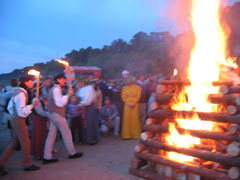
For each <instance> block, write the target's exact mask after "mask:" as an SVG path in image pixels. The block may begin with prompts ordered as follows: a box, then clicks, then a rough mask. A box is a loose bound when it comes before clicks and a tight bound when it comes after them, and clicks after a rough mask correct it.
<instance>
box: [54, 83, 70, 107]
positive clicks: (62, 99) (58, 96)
mask: <svg viewBox="0 0 240 180" xmlns="http://www.w3.org/2000/svg"><path fill="white" fill-rule="evenodd" d="M53 99H54V103H55V104H56V106H58V107H64V106H65V105H66V104H67V103H68V95H64V96H63V95H62V88H61V87H60V86H59V85H57V84H55V85H54V87H53Z"/></svg>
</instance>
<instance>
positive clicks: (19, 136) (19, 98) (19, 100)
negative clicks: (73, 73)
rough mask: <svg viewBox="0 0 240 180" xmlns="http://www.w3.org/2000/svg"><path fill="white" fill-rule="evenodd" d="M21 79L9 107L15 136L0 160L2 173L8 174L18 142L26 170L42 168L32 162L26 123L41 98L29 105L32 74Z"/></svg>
mask: <svg viewBox="0 0 240 180" xmlns="http://www.w3.org/2000/svg"><path fill="white" fill-rule="evenodd" d="M19 81H20V85H19V86H20V87H16V88H14V89H13V91H12V93H13V94H12V95H13V97H12V98H11V99H10V101H9V104H8V108H7V109H8V111H9V113H10V115H11V120H10V123H11V126H12V131H13V136H12V139H11V142H10V144H9V145H8V147H7V149H6V150H5V152H4V153H3V155H2V157H1V160H0V174H1V175H6V174H7V172H6V171H5V169H4V166H5V164H6V163H7V160H8V159H9V157H10V156H11V154H12V152H13V150H14V149H15V147H16V146H17V145H18V143H20V144H21V147H22V150H23V155H24V156H23V158H24V161H23V162H24V170H25V171H35V170H38V169H40V167H38V166H36V165H34V164H33V163H32V160H31V157H30V140H29V135H28V129H27V125H26V117H27V116H29V115H30V114H31V112H32V108H33V106H37V105H38V104H39V100H38V99H36V100H35V101H34V102H33V103H32V104H31V105H27V101H28V95H27V90H28V89H30V88H32V87H33V77H32V76H29V75H27V76H22V77H20V78H19Z"/></svg>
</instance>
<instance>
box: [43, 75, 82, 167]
mask: <svg viewBox="0 0 240 180" xmlns="http://www.w3.org/2000/svg"><path fill="white" fill-rule="evenodd" d="M54 80H55V82H56V84H55V85H54V86H53V87H52V88H51V90H50V92H49V96H48V107H47V110H48V112H49V115H48V118H49V120H50V127H49V132H48V137H47V140H46V143H45V147H44V155H43V164H48V163H55V162H57V161H58V160H57V159H53V158H52V150H53V145H54V142H55V139H56V135H57V129H59V130H60V132H61V135H62V138H63V141H64V145H65V147H66V149H67V152H68V158H70V159H73V158H80V157H81V156H82V154H83V153H81V152H80V153H77V152H76V150H75V148H74V145H73V141H72V134H71V131H70V129H69V127H68V123H67V120H66V115H65V106H66V104H67V102H68V98H69V96H71V95H73V89H72V88H69V90H68V94H67V95H62V88H63V87H64V86H66V77H65V75H64V74H63V73H62V74H59V75H57V76H56V77H55V78H54Z"/></svg>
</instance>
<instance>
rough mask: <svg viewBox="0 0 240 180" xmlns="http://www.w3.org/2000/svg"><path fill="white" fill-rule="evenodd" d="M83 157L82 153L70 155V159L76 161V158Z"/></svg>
mask: <svg viewBox="0 0 240 180" xmlns="http://www.w3.org/2000/svg"><path fill="white" fill-rule="evenodd" d="M82 156H83V153H82V152H79V153H76V154H74V155H68V158H69V159H76V158H80V157H82Z"/></svg>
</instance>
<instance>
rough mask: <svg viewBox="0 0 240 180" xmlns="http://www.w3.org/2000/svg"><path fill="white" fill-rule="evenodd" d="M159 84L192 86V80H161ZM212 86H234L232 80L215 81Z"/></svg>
mask: <svg viewBox="0 0 240 180" xmlns="http://www.w3.org/2000/svg"><path fill="white" fill-rule="evenodd" d="M159 84H162V85H178V86H190V85H191V82H190V81H189V80H185V81H181V80H161V81H159ZM211 85H212V86H227V87H229V86H233V82H232V81H213V82H212V83H211Z"/></svg>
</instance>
